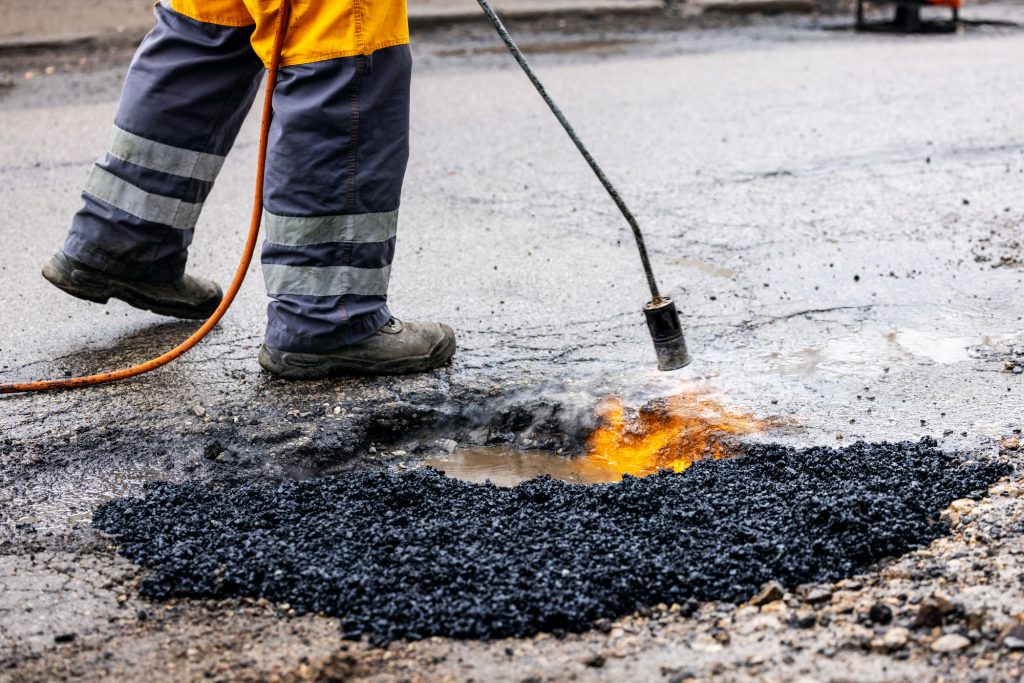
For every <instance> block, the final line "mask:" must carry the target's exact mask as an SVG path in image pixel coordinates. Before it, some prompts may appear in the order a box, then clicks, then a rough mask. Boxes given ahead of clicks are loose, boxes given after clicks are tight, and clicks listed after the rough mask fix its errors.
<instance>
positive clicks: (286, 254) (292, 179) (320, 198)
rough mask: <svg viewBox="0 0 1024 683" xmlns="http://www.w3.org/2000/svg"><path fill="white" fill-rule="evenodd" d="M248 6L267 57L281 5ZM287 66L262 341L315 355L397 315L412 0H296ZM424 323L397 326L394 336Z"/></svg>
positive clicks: (260, 2) (277, 131) (272, 181)
mask: <svg viewBox="0 0 1024 683" xmlns="http://www.w3.org/2000/svg"><path fill="white" fill-rule="evenodd" d="M246 1H247V3H248V5H249V8H250V12H251V13H252V14H253V16H255V17H256V19H257V30H256V33H255V35H254V39H253V45H254V47H255V48H256V51H257V53H258V54H260V56H261V57H263V58H264V60H265V61H267V62H269V61H270V39H271V37H272V35H273V21H274V20H275V19H276V17H274V16H273V15H272V14H270V13H264V12H265V10H266V8H267V6H268V5H276V4H277V3H270V2H267V1H266V0H246ZM282 65H283V66H282V68H281V71H280V74H279V76H278V84H277V89H276V91H275V93H274V119H273V124H272V127H271V133H270V151H269V156H268V160H267V181H266V187H265V196H264V201H265V204H264V206H265V208H266V212H265V214H264V226H265V228H266V241H265V242H264V245H263V253H262V261H263V274H264V278H265V281H266V286H267V292H268V294H269V295H270V297H271V298H272V299H273V301H272V302H271V303H270V306H269V309H268V325H267V336H266V345H267V346H268V347H270V348H272V349H275V350H277V351H281V352H298V353H306V354H318V353H324V352H330V351H335V350H337V349H339V348H341V347H352V346H353V345H356V344H358V343H359V342H362V341H363V340H366V339H368V338H369V337H371V336H373V335H375V334H376V333H378V331H381V330H382V328H385V326H386V325H387V324H388V323H389V320H390V319H391V313H390V312H389V310H388V307H387V291H388V280H389V277H390V271H391V262H392V258H393V256H394V253H395V233H396V228H397V224H398V209H399V203H400V198H401V191H402V180H403V177H404V175H405V168H406V162H407V159H408V155H409V77H410V69H411V66H412V64H411V57H410V53H409V45H408V27H407V22H406V18H405V2H404V1H402V0H398V1H396V0H335V1H334V2H323V3H301V4H298V3H296V5H295V7H294V9H293V13H292V20H291V22H290V23H289V32H288V35H287V37H286V40H285V50H284V52H283V57H282ZM388 329H389V330H390V329H391V328H390V327H389V328H388ZM418 329H420V328H419V327H418V326H416V325H415V324H408V325H405V326H404V327H397V328H395V330H396V331H395V337H396V338H397V337H398V336H400V334H399V333H401V334H404V335H405V337H404V338H405V339H409V338H411V337H412V336H414V335H415V334H416V332H415V331H416V330H418ZM432 329H433V328H432ZM402 330H404V332H403V331H402ZM434 331H435V332H438V334H441V333H442V332H443V330H441V329H440V327H437V328H436V329H435V330H434ZM378 336H379V335H378ZM389 339H390V337H389ZM438 339H440V337H438ZM434 341H438V340H437V339H435V340H434ZM452 343H454V342H452ZM428 351H429V349H428ZM449 355H450V354H449ZM265 365H266V364H265ZM272 369H274V371H278V372H280V371H281V367H280V366H274V367H273V368H272ZM323 369H324V368H321V370H323ZM420 369H422V368H420ZM366 370H367V371H384V370H382V369H380V368H377V369H376V370H374V369H372V368H366ZM313 374H316V373H313Z"/></svg>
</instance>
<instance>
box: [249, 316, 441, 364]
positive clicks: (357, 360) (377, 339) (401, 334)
mask: <svg viewBox="0 0 1024 683" xmlns="http://www.w3.org/2000/svg"><path fill="white" fill-rule="evenodd" d="M454 355H455V332H453V331H452V328H450V327H448V326H447V325H445V324H442V323H414V322H402V321H401V320H399V319H398V318H391V320H389V321H388V324H387V325H385V326H384V327H383V328H381V329H380V331H378V332H376V333H374V334H373V335H372V336H371V337H370V338H369V339H365V340H363V341H361V342H359V343H358V344H353V345H352V346H346V347H344V348H341V349H338V350H337V351H327V352H324V353H298V352H295V351H282V350H280V349H275V348H271V347H269V346H267V345H266V344H264V345H263V347H262V348H261V349H260V365H262V366H263V368H264V369H265V370H267V371H268V372H271V373H273V374H275V375H278V376H279V377H284V378H286V379H315V378H318V377H329V376H332V375H401V374H403V373H407V372H423V371H424V370H430V369H433V368H436V367H440V366H442V365H444V364H445V363H447V362H448V361H450V360H451V358H452V356H454Z"/></svg>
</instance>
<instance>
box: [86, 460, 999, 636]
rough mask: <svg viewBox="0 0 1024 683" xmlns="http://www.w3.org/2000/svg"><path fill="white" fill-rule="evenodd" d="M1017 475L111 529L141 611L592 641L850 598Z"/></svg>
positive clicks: (167, 495)
mask: <svg viewBox="0 0 1024 683" xmlns="http://www.w3.org/2000/svg"><path fill="white" fill-rule="evenodd" d="M1004 473H1005V467H1004V466H1001V465H998V464H995V463H980V462H974V463H967V464H963V463H962V461H961V458H958V457H957V456H955V455H950V454H947V453H943V452H941V451H940V450H939V449H938V448H937V447H936V445H935V443H934V442H933V441H929V440H922V441H921V442H918V443H910V442H905V443H896V444H892V443H878V444H868V443H857V444H854V445H852V446H849V447H847V448H843V449H831V448H810V449H806V450H795V449H792V448H786V447H782V446H777V445H754V446H748V447H747V449H746V454H745V456H744V457H740V458H736V459H733V460H722V461H712V462H700V463H697V464H696V465H694V466H693V467H691V468H690V469H688V470H686V471H685V472H683V473H680V474H671V473H667V472H663V473H661V474H658V475H655V476H651V477H648V478H645V479H632V478H627V479H626V480H625V481H623V482H622V483H619V484H608V485H591V486H587V485H572V484H566V483H563V482H560V481H554V480H551V479H546V478H542V479H537V480H533V481H530V482H526V483H523V484H520V485H519V486H516V487H514V488H499V487H495V486H491V485H478V484H470V483H465V482H461V481H457V480H453V479H449V478H447V477H445V476H443V475H442V474H441V473H439V472H437V471H434V470H421V471H416V472H412V473H409V474H405V475H393V474H389V473H384V472H363V473H353V474H345V475H344V476H338V477H329V478H322V479H315V480H308V481H295V482H288V483H285V484H281V485H277V486H265V485H256V484H250V485H245V486H240V487H231V488H216V487H210V486H209V485H207V484H200V483H184V484H171V483H160V484H156V485H153V486H151V488H150V489H149V491H148V492H147V494H146V496H145V497H144V498H141V499H139V498H126V499H121V500H116V501H113V502H111V503H108V504H106V505H104V506H103V507H101V508H100V509H98V510H97V511H96V514H95V516H94V524H95V526H97V527H99V528H100V529H102V530H104V531H107V532H109V533H112V534H115V535H116V536H117V538H118V543H119V548H120V552H122V553H123V554H124V555H125V556H127V557H128V558H130V559H132V560H134V561H135V562H137V563H139V564H141V565H144V566H146V567H148V568H150V569H151V570H152V574H151V575H150V576H149V577H148V578H147V579H146V580H145V581H144V583H143V584H142V592H143V594H144V595H146V596H149V597H151V598H156V599H165V598H171V597H195V598H226V597H232V596H250V597H264V598H267V599H270V600H273V601H277V602H281V603H289V604H290V605H291V606H292V607H293V608H294V609H295V610H296V611H297V612H299V613H303V612H322V613H324V614H328V615H335V616H338V617H341V619H342V628H343V630H344V633H345V635H346V636H347V637H351V638H358V637H362V636H368V637H369V638H370V640H371V641H372V642H374V643H377V644H382V643H386V642H388V641H391V640H394V639H400V638H413V639H416V638H424V637H427V636H433V635H439V636H450V637H456V638H481V639H487V638H497V637H503V636H527V635H530V634H534V633H537V632H540V631H548V632H551V631H558V630H564V631H582V630H586V629H588V628H590V627H591V626H592V625H593V623H594V622H595V621H596V620H599V619H602V618H614V617H617V616H620V615H623V614H627V613H631V612H634V611H636V610H637V609H639V608H642V607H644V606H650V605H655V604H658V603H685V602H686V601H689V600H723V601H742V600H745V599H748V598H750V597H751V596H752V595H753V594H754V593H756V591H757V590H758V588H759V587H760V586H761V585H762V584H763V583H764V582H766V581H769V580H773V579H774V580H777V581H780V582H781V583H783V584H784V585H786V586H789V587H792V586H794V585H796V584H800V583H804V582H813V581H833V580H836V579H839V578H841V577H844V576H848V575H850V574H852V573H854V572H857V571H858V570H861V569H864V568H865V567H867V566H868V565H870V564H872V563H874V562H876V561H878V560H881V559H883V558H885V557H890V556H896V555H900V554H902V553H905V552H907V551H908V550H911V549H913V548H915V547H919V546H921V545H923V544H926V543H928V542H929V541H931V540H932V539H934V538H936V537H938V536H940V535H941V534H943V533H944V532H945V527H944V526H943V525H942V524H941V523H940V522H939V520H938V514H939V511H940V510H941V509H942V508H943V507H945V506H946V505H947V504H948V503H950V502H951V501H952V500H954V499H957V498H962V497H966V496H974V495H978V494H979V493H981V492H982V491H983V490H984V489H985V488H986V486H987V485H988V484H990V483H991V482H993V481H994V480H995V479H997V478H998V477H999V476H1002V475H1003V474H1004Z"/></svg>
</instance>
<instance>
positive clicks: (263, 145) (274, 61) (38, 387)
mask: <svg viewBox="0 0 1024 683" xmlns="http://www.w3.org/2000/svg"><path fill="white" fill-rule="evenodd" d="M290 15H291V0H281V9H280V12H279V13H278V17H277V28H276V30H275V33H274V49H273V54H272V55H271V57H270V60H271V61H270V67H269V69H268V73H267V88H266V95H265V96H264V99H263V120H262V123H261V124H260V147H259V155H258V160H257V162H256V191H255V194H254V196H253V205H252V222H251V223H250V225H249V235H248V237H247V238H246V241H245V249H244V251H243V253H242V260H241V261H240V262H239V264H238V270H236V271H235V277H234V278H233V279H232V280H231V285H230V286H229V287H228V290H227V291H226V292H225V293H224V298H223V299H222V300H221V302H220V305H219V306H217V310H215V311H214V312H213V314H212V315H211V316H210V317H209V318H208V319H207V320H206V322H204V323H203V326H202V327H200V328H199V329H198V330H196V331H195V332H194V333H193V334H192V336H190V337H189V338H188V339H186V340H185V341H183V342H182V343H181V344H179V345H178V346H176V347H174V348H173V349H171V350H170V351H168V352H167V353H165V354H163V355H161V356H157V357H156V358H152V359H150V360H147V361H146V362H144V363H139V364H138V365H133V366H132V367H130V368H124V369H123V370H115V371H113V372H101V373H99V374H96V375H88V376H86V377H71V378H68V379H47V380H40V381H37V382H12V383H9V384H0V394H17V393H22V392H27V391H52V390H54V389H76V388H78V387H91V386H96V385H98V384H109V383H111V382H119V381H121V380H123V379H128V378H129V377H135V376H137V375H141V374H143V373H145V372H149V371H150V370H156V369H157V368H159V367H161V366H164V365H167V364H168V363H170V362H171V361H173V360H175V359H177V358H179V357H180V356H182V355H184V354H185V353H186V352H187V351H189V350H190V349H191V348H192V347H193V346H195V345H196V344H198V343H199V342H200V341H202V340H203V338H204V337H205V336H206V335H207V334H209V333H210V330H212V329H213V328H214V327H216V326H217V323H219V322H220V319H221V318H222V317H224V314H225V313H226V312H227V310H228V308H229V307H230V306H231V303H232V302H233V301H234V300H235V295H236V294H238V290H239V289H240V288H241V287H242V281H243V280H245V275H246V272H247V271H248V270H249V264H250V263H252V255H253V252H254V251H255V250H256V240H257V238H258V237H259V232H260V224H261V223H262V219H263V178H264V175H265V172H266V164H267V141H268V139H269V137H270V120H271V119H272V118H273V98H274V87H275V86H276V85H277V72H278V69H279V68H280V64H281V48H282V46H283V44H284V36H285V33H286V31H287V28H288V19H289V17H290Z"/></svg>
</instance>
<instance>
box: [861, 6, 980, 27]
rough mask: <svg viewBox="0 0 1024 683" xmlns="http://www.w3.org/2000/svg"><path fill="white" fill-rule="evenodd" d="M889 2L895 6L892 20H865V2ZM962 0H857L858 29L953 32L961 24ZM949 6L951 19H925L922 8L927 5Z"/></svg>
mask: <svg viewBox="0 0 1024 683" xmlns="http://www.w3.org/2000/svg"><path fill="white" fill-rule="evenodd" d="M866 1H868V2H870V3H872V4H882V3H884V4H887V5H894V6H895V10H896V11H895V14H894V15H893V18H892V20H890V21H878V22H868V21H865V20H864V4H865V2H866ZM961 4H962V0H857V30H858V31H890V32H894V33H952V32H953V31H956V29H957V26H958V25H959V24H960V6H961ZM935 6H941V7H948V8H949V9H950V10H952V12H953V15H952V18H951V19H950V20H949V21H943V20H937V19H923V18H922V17H921V10H922V9H923V8H925V7H935Z"/></svg>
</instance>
